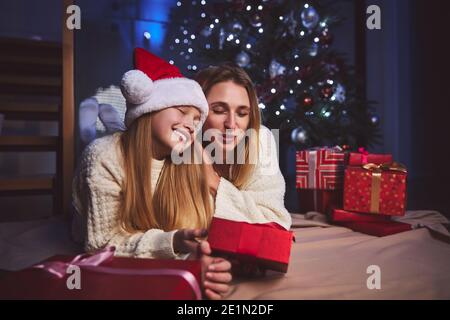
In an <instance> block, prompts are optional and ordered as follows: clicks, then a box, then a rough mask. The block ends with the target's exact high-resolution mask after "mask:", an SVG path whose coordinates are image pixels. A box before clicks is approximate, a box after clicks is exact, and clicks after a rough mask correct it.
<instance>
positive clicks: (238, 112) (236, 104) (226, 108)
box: [203, 81, 250, 152]
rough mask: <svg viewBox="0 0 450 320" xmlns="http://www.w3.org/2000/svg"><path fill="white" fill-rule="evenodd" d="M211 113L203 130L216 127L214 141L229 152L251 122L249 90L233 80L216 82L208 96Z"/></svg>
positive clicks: (224, 150)
mask: <svg viewBox="0 0 450 320" xmlns="http://www.w3.org/2000/svg"><path fill="white" fill-rule="evenodd" d="M206 99H207V100H208V104H209V114H208V117H207V119H206V122H205V125H204V126H203V131H206V130H208V129H215V130H216V131H217V134H213V136H214V142H215V143H216V145H217V147H219V148H221V149H222V150H223V152H229V151H232V150H234V148H235V147H236V146H237V145H238V144H239V142H240V141H241V139H242V138H243V137H244V134H245V130H247V129H248V125H249V122H250V99H249V97H248V94H247V90H246V89H245V88H244V87H243V86H240V85H238V84H235V83H234V82H232V81H226V82H220V83H217V84H215V85H214V86H213V87H212V88H211V90H210V91H209V93H208V96H207V97H206Z"/></svg>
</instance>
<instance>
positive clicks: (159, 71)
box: [120, 48, 208, 127]
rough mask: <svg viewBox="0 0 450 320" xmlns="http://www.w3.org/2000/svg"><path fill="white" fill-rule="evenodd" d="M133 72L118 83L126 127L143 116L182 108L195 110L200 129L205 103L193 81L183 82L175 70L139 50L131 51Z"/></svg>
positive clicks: (199, 89)
mask: <svg viewBox="0 0 450 320" xmlns="http://www.w3.org/2000/svg"><path fill="white" fill-rule="evenodd" d="M134 68H135V70H130V71H128V72H126V73H125V74H124V75H123V78H122V81H121V83H120V89H121V90H122V94H123V96H124V97H125V100H126V101H127V111H126V113H125V125H126V126H127V127H129V126H130V125H131V123H132V122H133V121H134V120H135V119H137V118H139V117H140V116H142V115H144V114H146V113H150V112H154V111H159V110H162V109H165V108H170V107H174V106H181V105H184V106H186V105H188V106H194V107H196V108H198V109H199V110H200V114H201V116H200V124H199V126H200V127H201V126H202V125H203V123H204V122H205V120H206V117H207V115H208V102H207V101H206V97H205V94H204V93H203V90H202V88H201V87H200V85H199V84H198V83H197V82H196V81H194V80H191V79H188V78H185V77H184V76H183V75H182V74H181V73H180V71H179V70H178V68H177V67H175V66H174V65H171V64H170V63H168V62H167V61H165V60H163V59H161V58H159V57H157V56H155V55H154V54H152V53H150V52H148V51H146V50H144V49H142V48H136V49H134Z"/></svg>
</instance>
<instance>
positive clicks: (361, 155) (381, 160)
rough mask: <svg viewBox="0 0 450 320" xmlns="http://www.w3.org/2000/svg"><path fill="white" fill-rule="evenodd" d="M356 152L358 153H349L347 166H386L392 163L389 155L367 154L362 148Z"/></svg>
mask: <svg viewBox="0 0 450 320" xmlns="http://www.w3.org/2000/svg"><path fill="white" fill-rule="evenodd" d="M358 151H359V152H350V154H349V156H348V165H349V166H362V165H365V164H368V163H374V164H387V163H392V161H393V159H392V155H391V154H375V153H368V152H367V151H366V150H364V149H363V148H359V150H358Z"/></svg>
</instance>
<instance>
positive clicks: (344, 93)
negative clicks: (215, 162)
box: [165, 0, 379, 149]
mask: <svg viewBox="0 0 450 320" xmlns="http://www.w3.org/2000/svg"><path fill="white" fill-rule="evenodd" d="M335 3H336V1H323V0H322V1H320V0H317V1H316V0H314V1H298V0H253V1H243V0H223V1H212V0H209V1H207V0H194V1H192V0H191V1H178V2H177V3H176V6H174V8H173V10H172V12H171V21H172V27H171V28H170V29H169V30H168V34H167V37H166V48H165V50H167V51H166V52H168V54H167V55H168V57H169V59H170V62H171V63H175V64H176V65H177V66H178V67H180V68H181V69H182V72H184V73H186V74H187V75H188V76H191V77H192V76H193V75H194V74H195V73H196V72H197V71H198V70H200V69H201V68H204V67H207V66H209V65H217V64H220V63H224V62H233V63H235V64H237V65H239V66H241V67H242V68H244V69H245V70H246V71H247V72H248V74H249V75H250V77H251V78H252V80H253V81H254V83H255V85H256V88H257V92H258V98H259V107H260V108H261V111H262V115H263V121H264V124H265V125H266V126H268V127H269V128H279V129H281V137H282V138H284V140H285V141H286V140H290V141H292V142H293V143H295V144H296V146H297V147H298V148H299V149H304V148H308V147H313V146H326V145H327V146H334V145H340V146H348V147H349V148H351V149H356V148H358V147H365V146H368V145H370V144H372V143H374V142H375V141H376V139H377V138H378V125H379V118H378V116H377V115H376V114H375V113H374V112H373V110H372V109H373V108H372V107H371V106H370V104H369V103H367V101H365V99H364V98H363V95H361V94H359V93H358V90H357V81H356V77H355V74H354V71H353V69H352V68H351V67H350V66H348V65H347V64H346V61H345V60H344V59H343V57H342V55H340V54H339V53H337V52H335V51H334V50H333V49H332V42H333V34H332V30H333V27H334V26H335V25H336V24H337V23H339V22H340V21H341V20H342V19H341V18H340V17H337V16H335V15H333V13H334V12H337V10H336V8H335V5H336V4H335Z"/></svg>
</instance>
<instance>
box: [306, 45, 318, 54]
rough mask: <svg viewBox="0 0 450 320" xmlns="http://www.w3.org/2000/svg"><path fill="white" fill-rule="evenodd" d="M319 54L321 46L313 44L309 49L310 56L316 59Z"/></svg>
mask: <svg viewBox="0 0 450 320" xmlns="http://www.w3.org/2000/svg"><path fill="white" fill-rule="evenodd" d="M318 53H319V45H318V44H317V43H313V44H312V45H311V46H310V47H309V48H308V54H309V55H310V56H311V57H315V56H317V54H318Z"/></svg>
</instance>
